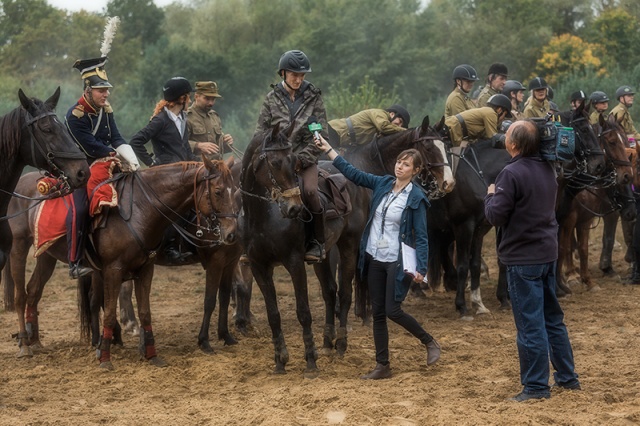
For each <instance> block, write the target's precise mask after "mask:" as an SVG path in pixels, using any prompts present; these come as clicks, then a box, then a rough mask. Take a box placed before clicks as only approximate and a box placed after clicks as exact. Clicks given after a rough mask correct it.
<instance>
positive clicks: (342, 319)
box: [335, 239, 358, 357]
mask: <svg viewBox="0 0 640 426" xmlns="http://www.w3.org/2000/svg"><path fill="white" fill-rule="evenodd" d="M357 244H358V239H355V241H350V244H348V245H346V246H345V245H343V244H341V245H340V256H341V259H340V274H339V275H340V278H339V279H340V286H339V288H338V300H339V301H340V310H339V312H338V321H339V325H338V334H337V336H336V346H335V347H336V351H337V353H338V356H340V357H342V356H343V355H344V354H345V353H346V352H347V346H348V345H347V324H348V321H349V310H350V309H351V303H352V300H353V289H352V283H353V278H354V277H355V275H356V267H357V262H358V249H357Z"/></svg>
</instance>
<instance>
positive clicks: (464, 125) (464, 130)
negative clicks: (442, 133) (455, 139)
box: [456, 114, 469, 139]
mask: <svg viewBox="0 0 640 426" xmlns="http://www.w3.org/2000/svg"><path fill="white" fill-rule="evenodd" d="M456 118H457V119H458V122H459V123H460V127H461V128H462V139H466V138H468V137H469V132H468V131H467V123H465V122H464V118H462V116H461V115H460V114H456Z"/></svg>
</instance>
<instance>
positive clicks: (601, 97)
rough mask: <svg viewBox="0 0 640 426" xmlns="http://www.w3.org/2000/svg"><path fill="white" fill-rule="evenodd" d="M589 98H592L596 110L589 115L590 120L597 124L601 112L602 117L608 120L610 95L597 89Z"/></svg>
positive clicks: (592, 104)
mask: <svg viewBox="0 0 640 426" xmlns="http://www.w3.org/2000/svg"><path fill="white" fill-rule="evenodd" d="M589 99H591V106H593V108H594V111H593V112H592V113H591V115H590V116H589V122H590V123H591V124H596V123H597V122H598V118H599V117H600V114H602V117H603V118H604V119H605V120H606V119H607V117H608V116H609V114H607V109H609V97H608V96H607V94H606V93H604V92H601V91H600V90H596V91H595V92H593V93H592V94H591V96H589Z"/></svg>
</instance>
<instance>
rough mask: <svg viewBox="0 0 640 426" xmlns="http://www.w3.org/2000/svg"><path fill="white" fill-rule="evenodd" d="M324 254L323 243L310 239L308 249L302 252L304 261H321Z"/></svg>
mask: <svg viewBox="0 0 640 426" xmlns="http://www.w3.org/2000/svg"><path fill="white" fill-rule="evenodd" d="M325 256H326V253H325V251H324V244H322V243H320V242H318V240H311V241H310V242H309V249H308V250H307V252H306V253H305V254H304V261H305V262H322V261H323V260H324V258H325Z"/></svg>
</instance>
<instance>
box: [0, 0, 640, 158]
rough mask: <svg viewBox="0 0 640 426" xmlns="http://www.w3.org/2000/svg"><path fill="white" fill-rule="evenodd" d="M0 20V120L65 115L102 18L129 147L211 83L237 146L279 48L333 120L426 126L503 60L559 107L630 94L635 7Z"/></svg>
mask: <svg viewBox="0 0 640 426" xmlns="http://www.w3.org/2000/svg"><path fill="white" fill-rule="evenodd" d="M0 8H1V10H0V113H6V112H7V111H9V110H10V109H12V108H14V107H15V106H17V104H18V100H17V89H18V88H19V87H21V88H23V89H24V90H25V91H26V92H27V93H28V94H29V95H32V96H35V97H40V98H46V97H48V96H49V95H50V94H51V93H53V91H54V90H55V88H56V87H57V86H61V87H62V98H61V101H60V104H59V107H58V113H59V114H60V115H63V114H64V113H65V112H66V110H67V109H68V108H69V107H70V106H71V105H73V103H74V102H75V100H76V99H77V98H78V97H79V96H80V93H81V81H80V78H79V74H78V73H77V71H76V70H74V69H72V68H71V65H72V64H73V62H74V61H75V60H76V59H78V58H89V57H97V56H99V52H100V44H101V42H102V32H103V28H104V24H105V21H106V17H107V16H115V15H117V16H120V18H121V20H122V22H121V25H120V27H119V29H118V34H117V36H116V39H115V40H114V42H113V45H112V50H111V52H110V54H109V58H110V62H109V63H108V65H107V71H108V74H109V80H110V81H111V82H112V83H113V84H114V86H115V88H114V90H113V92H112V96H111V102H112V104H113V106H114V109H115V111H116V117H117V121H118V125H119V127H120V130H121V132H122V133H123V134H124V135H125V137H129V136H131V135H133V134H134V133H135V132H136V131H137V130H139V129H140V128H142V127H143V126H144V125H145V124H146V122H147V120H148V119H149V117H150V115H151V112H152V110H153V105H154V104H155V102H156V101H157V100H158V99H159V98H160V96H161V87H162V84H163V83H164V82H165V81H166V80H167V79H169V78H170V77H173V76H176V75H181V76H184V77H186V78H188V79H189V80H190V81H192V82H195V81H197V80H215V81H217V82H218V84H219V87H220V91H221V93H222V95H223V96H224V98H222V99H221V100H219V101H218V102H217V103H216V110H217V111H218V112H219V113H220V115H221V116H222V119H223V128H224V130H225V132H228V133H231V134H232V135H234V138H235V140H236V143H237V145H238V146H240V147H242V146H244V145H246V143H247V142H248V140H249V138H250V137H251V135H252V134H253V130H254V127H255V121H256V119H257V115H258V111H259V107H260V104H261V102H262V100H263V98H264V95H265V94H266V93H267V92H268V91H269V90H270V87H269V85H270V84H273V83H276V82H277V81H278V76H277V74H276V68H277V63H278V59H279V57H280V55H281V54H282V52H284V51H286V50H289V49H301V50H303V51H305V53H307V55H308V56H309V58H310V60H311V64H312V69H313V72H312V73H311V74H309V75H308V79H309V80H310V81H311V82H313V83H314V84H315V85H316V86H318V87H320V88H321V89H322V90H323V95H324V98H325V103H326V105H327V114H328V116H329V119H332V118H338V117H344V116H347V115H349V114H352V113H354V112H357V111H359V110H360V109H363V108H367V107H376V106H382V107H384V106H387V105H389V104H390V103H395V102H398V103H402V104H404V105H406V106H407V107H408V108H409V111H410V112H411V113H412V116H413V117H414V121H413V124H415V123H417V122H419V121H420V119H421V118H422V117H423V116H424V115H429V116H430V117H432V121H435V120H437V119H439V118H440V116H441V115H442V112H443V110H444V102H445V100H446V97H447V95H448V93H449V92H450V91H451V88H452V81H451V71H452V70H453V68H454V67H455V66H456V65H459V64H461V63H468V64H471V65H473V66H474V67H475V68H476V70H477V71H478V73H479V75H480V76H484V75H485V74H486V70H487V69H488V67H489V65H490V64H491V63H493V62H504V63H505V64H506V65H507V66H508V67H509V74H510V78H513V79H517V80H520V81H522V82H523V83H524V84H525V85H527V83H528V81H529V80H530V79H531V78H532V77H533V76H536V75H540V76H542V77H545V78H547V80H548V81H549V82H550V83H551V84H552V86H553V88H554V91H555V98H554V101H555V102H556V103H558V104H559V105H560V107H561V108H562V109H566V108H568V98H569V95H570V93H572V92H574V91H576V90H579V89H581V90H584V91H585V92H586V93H587V94H589V93H591V92H592V91H594V90H603V91H605V92H606V93H607V94H609V96H610V97H612V96H613V94H614V92H615V89H616V88H617V87H618V86H620V85H623V84H629V85H631V86H634V87H635V88H636V89H640V87H639V86H640V2H638V1H637V0H512V1H509V2H504V1H498V0H482V1H481V0H431V1H430V2H421V1H419V0H348V1H347V0H269V1H267V0H191V1H190V2H185V3H173V4H171V5H169V6H166V7H164V8H159V7H157V6H156V5H155V4H154V3H153V2H152V1H151V0H111V1H110V2H109V3H108V5H107V7H106V9H105V10H104V11H103V12H102V13H89V12H86V11H80V12H75V13H70V12H67V11H65V10H60V9H56V8H55V7H53V6H50V5H48V4H47V3H46V1H45V0H0ZM481 83H482V81H480V82H478V87H479V86H480V84H481ZM615 103H616V102H614V101H612V102H610V106H611V107H613V106H614V105H615ZM639 110H640V106H636V107H635V108H633V109H632V116H633V117H634V119H635V121H636V122H637V123H638V124H640V118H639V117H640V112H639Z"/></svg>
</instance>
